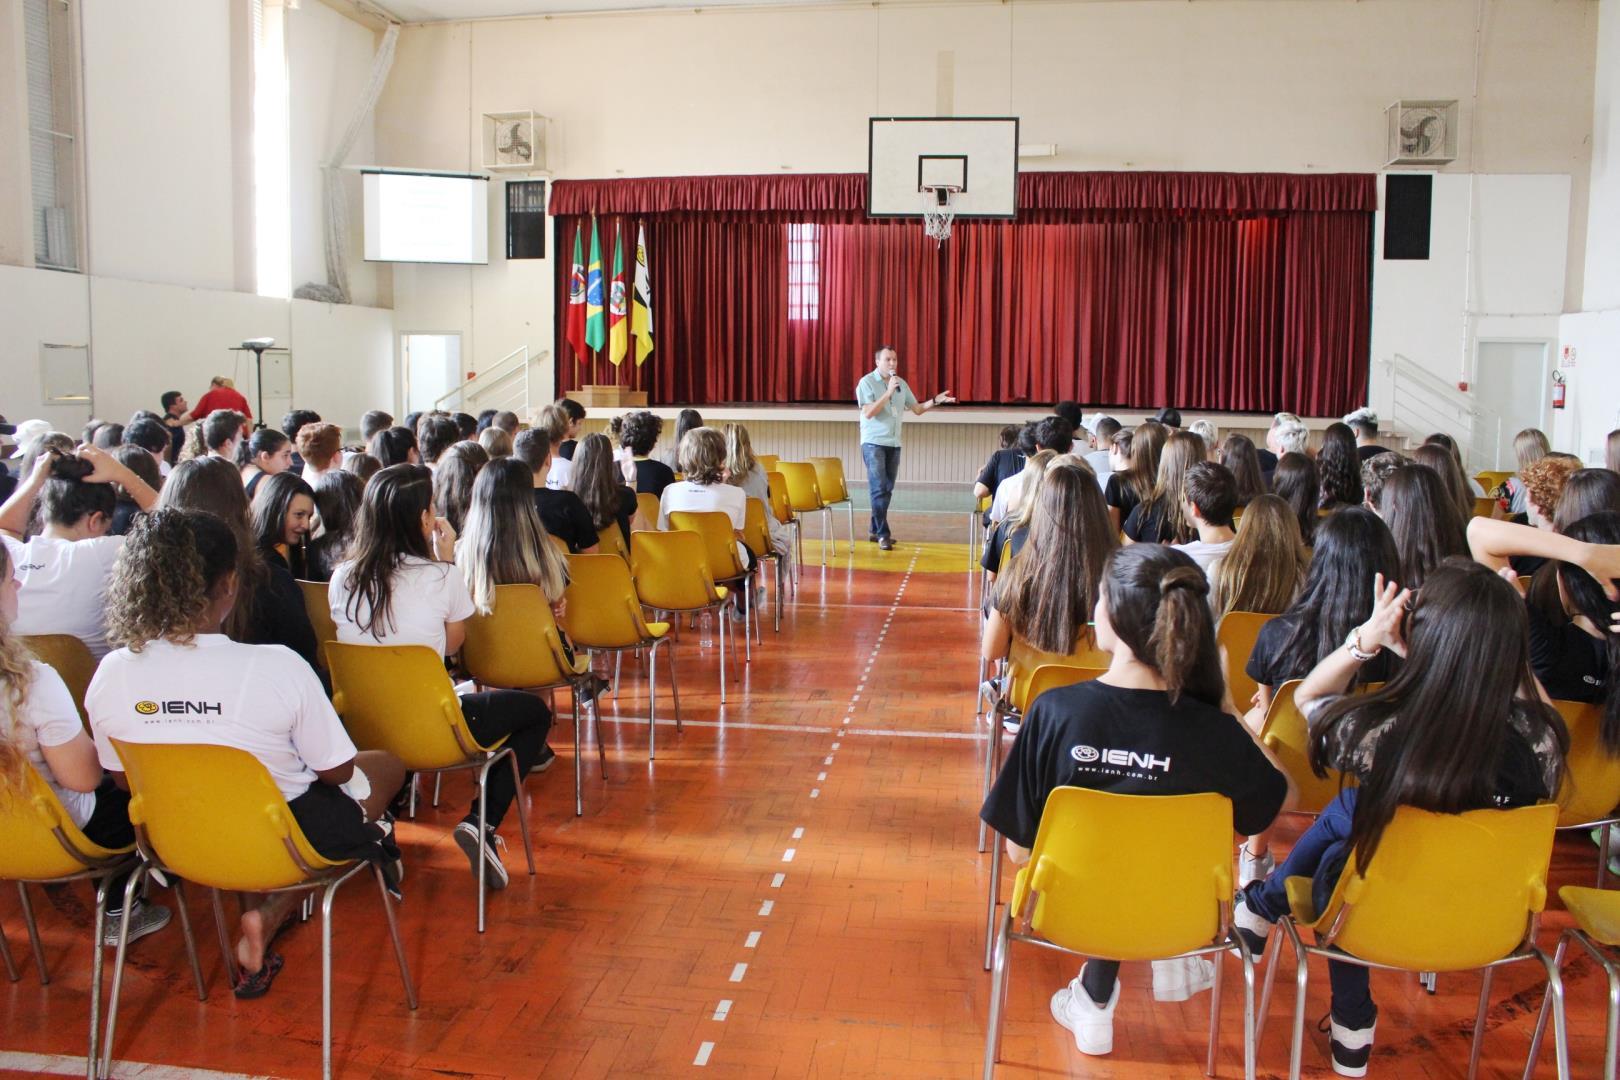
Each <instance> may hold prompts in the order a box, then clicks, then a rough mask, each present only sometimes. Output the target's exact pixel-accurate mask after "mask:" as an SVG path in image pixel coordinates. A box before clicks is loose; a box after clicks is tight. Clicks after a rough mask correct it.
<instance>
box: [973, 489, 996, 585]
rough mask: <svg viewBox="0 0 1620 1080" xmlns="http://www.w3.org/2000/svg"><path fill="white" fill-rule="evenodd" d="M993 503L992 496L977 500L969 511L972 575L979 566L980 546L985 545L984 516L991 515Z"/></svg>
mask: <svg viewBox="0 0 1620 1080" xmlns="http://www.w3.org/2000/svg"><path fill="white" fill-rule="evenodd" d="M992 501H993V500H992V498H991V496H989V495H986V496H985V497H984V498H982V499H978V500H976V501H975V502H974V504H973V509H972V510H969V511H968V572H969V573H972V572H973V568H974V567H975V566H978V565H979V557H978V550H979V547H980V545H982V544H983V543H984V537H983V535H982V534H983V533H984V515H985V514H987V513H989V511H990V503H991V502H992Z"/></svg>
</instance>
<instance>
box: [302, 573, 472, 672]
mask: <svg viewBox="0 0 1620 1080" xmlns="http://www.w3.org/2000/svg"><path fill="white" fill-rule="evenodd" d="M353 568H354V564H352V563H344V564H342V565H341V566H339V567H338V568H337V569H336V570H334V571H332V582H331V584H330V585H328V586H327V597H328V602H329V604H330V605H331V609H332V621H333V622H334V623H336V624H337V639H338V640H339V641H341V642H344V643H345V644H349V645H427V646H430V647H431V648H433V649H435V650H437V651H438V653H439V655H440V656H443V655H444V645H445V641H444V624H445V623H447V622H461V621H462V620H463V619H470V618H472V615H473V602H472V594H471V593H470V592H468V591H467V579H466V578H465V577H463V576H462V574H461V570H460V569H459V568H458V567H457V566H456V564H455V563H444V562H430V561H428V560H427V559H419V558H416V557H415V556H407V557H406V558H405V561H404V562H403V563H401V564H400V567H399V569H398V570H395V571H394V580H393V585H394V591H393V597H392V599H391V600H390V602H389V616H390V617H389V620H388V625H386V626H373V627H372V628H371V629H370V630H368V631H363V630H361V629H360V626H359V624H358V623H356V621H355V620H354V619H352V618H350V617H349V613H348V611H347V610H346V609H347V608H348V606H349V584H348V582H349V574H350V572H351V571H352V570H353ZM356 614H357V615H359V616H360V622H362V623H363V622H366V621H368V620H369V618H370V615H371V609H370V606H369V605H367V604H366V603H365V602H364V601H362V602H361V603H360V605H359V606H358V608H357V609H356Z"/></svg>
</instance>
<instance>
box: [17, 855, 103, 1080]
mask: <svg viewBox="0 0 1620 1080" xmlns="http://www.w3.org/2000/svg"><path fill="white" fill-rule="evenodd" d="M111 882H112V876H111V875H110V874H104V875H102V876H101V877H99V878H97V879H96V914H95V920H94V921H93V922H92V923H91V926H90V945H91V952H90V1049H89V1052H88V1053H86V1054H85V1059H84V1066H85V1068H84V1075H85V1080H96V1063H97V1061H99V1060H100V1057H99V1055H98V1054H97V1048H98V1046H97V1044H98V1042H99V1040H100V1037H101V966H102V953H104V952H105V951H106V950H105V949H104V948H103V947H102V944H101V937H102V934H103V932H104V931H105V930H106V928H107V887H108V885H109V884H111ZM16 981H17V980H15V979H13V980H12V982H16Z"/></svg>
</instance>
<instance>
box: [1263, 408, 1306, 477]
mask: <svg viewBox="0 0 1620 1080" xmlns="http://www.w3.org/2000/svg"><path fill="white" fill-rule="evenodd" d="M1310 442H1311V431H1310V428H1307V427H1306V426H1305V422H1304V421H1303V420H1301V419H1300V418H1299V417H1298V416H1296V415H1295V414H1293V413H1291V412H1280V413H1278V414H1277V415H1276V416H1274V417H1272V418H1271V427H1270V428H1269V429H1268V430H1267V431H1266V448H1265V449H1264V450H1262V451H1260V452H1259V453H1260V468H1261V471H1263V472H1264V473H1265V475H1266V478H1267V480H1269V479H1270V478H1271V473H1272V471H1273V470H1274V469H1276V467H1277V462H1278V461H1281V460H1282V456H1283V455H1284V454H1303V453H1305V452H1306V450H1307V449H1308V448H1309V446H1310Z"/></svg>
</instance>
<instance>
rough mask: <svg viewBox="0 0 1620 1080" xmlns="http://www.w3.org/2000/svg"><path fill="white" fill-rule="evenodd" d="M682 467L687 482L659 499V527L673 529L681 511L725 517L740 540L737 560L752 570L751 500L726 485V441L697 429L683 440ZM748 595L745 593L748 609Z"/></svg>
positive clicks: (715, 433)
mask: <svg viewBox="0 0 1620 1080" xmlns="http://www.w3.org/2000/svg"><path fill="white" fill-rule="evenodd" d="M680 463H681V472H682V473H683V474H685V476H686V479H685V480H677V481H675V482H674V483H673V484H671V485H669V487H667V488H665V489H664V493H663V495H661V496H659V498H658V527H659V528H660V529H668V528H671V527H672V526H671V525H670V523H669V515H670V514H671V513H673V512H675V511H677V510H688V511H692V512H694V513H721V514H725V515H726V516H727V517H729V518H730V519H731V531H732V534H733V535H734V536H735V537H736V548H737V559H738V561H739V562H740V563H741V564H742V565H743V566H744V567H745V568H750V569H751V568H752V567H753V565H754V553H753V552H752V551H750V550H749V548H748V544H747V543H746V541H745V538H744V535H743V525H744V523H745V522H746V521H747V512H748V496H747V495H745V494H743V489H742V488H740V487H733V486H732V485H730V484H728V483H726V437H725V436H724V435H722V434H720V433H719V432H718V431H716V430H715V429H714V428H711V427H696V428H693V429H692V430H691V431H688V432H687V433H686V438H684V439H682V440H681V462H680ZM711 569H712V568H711ZM748 591H749V590H747V589H743V590H742V597H743V601H744V604H743V606H744V607H746V606H747V600H748Z"/></svg>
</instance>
